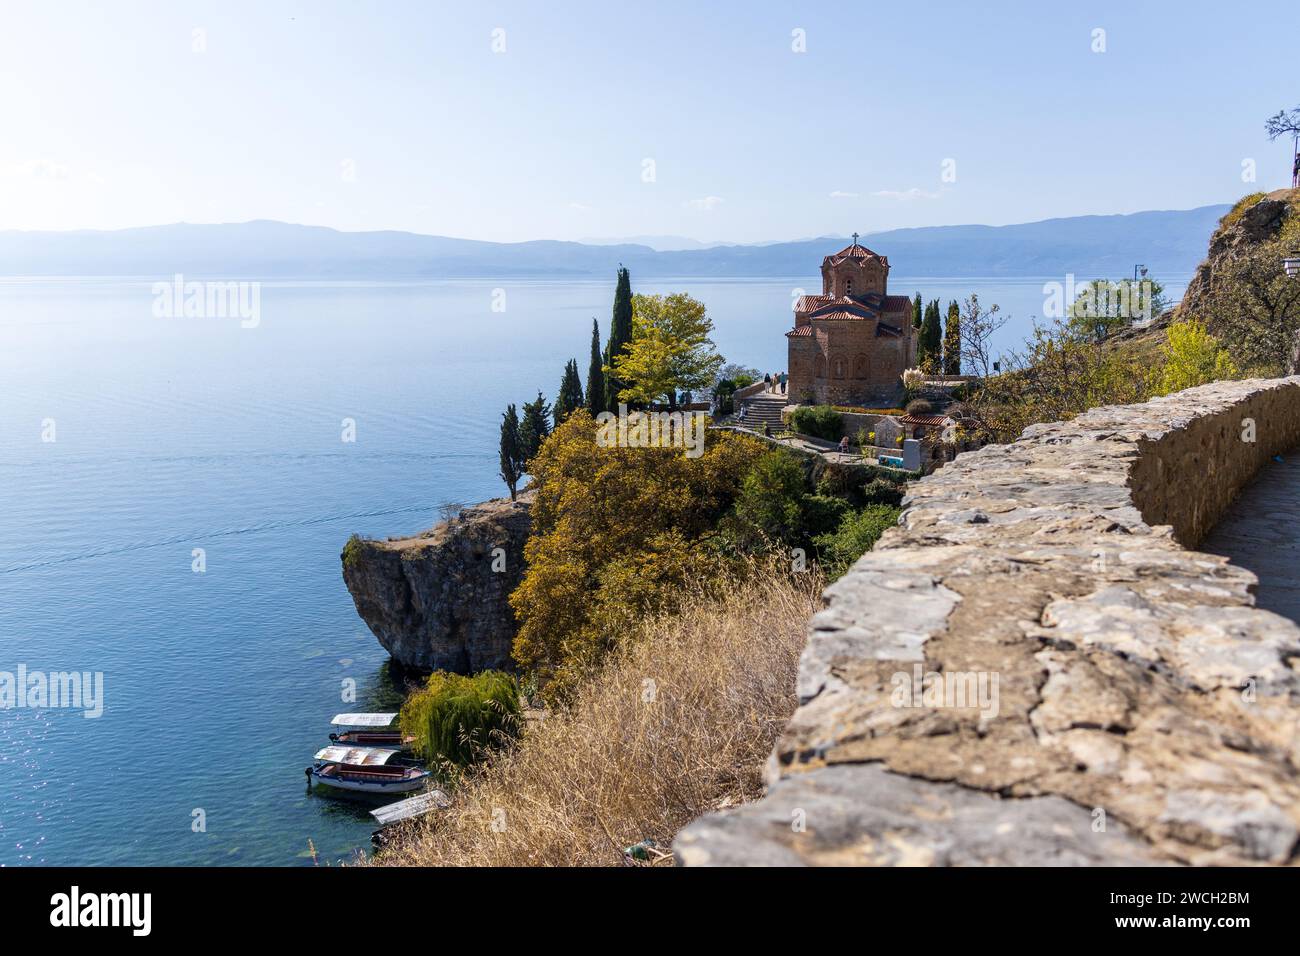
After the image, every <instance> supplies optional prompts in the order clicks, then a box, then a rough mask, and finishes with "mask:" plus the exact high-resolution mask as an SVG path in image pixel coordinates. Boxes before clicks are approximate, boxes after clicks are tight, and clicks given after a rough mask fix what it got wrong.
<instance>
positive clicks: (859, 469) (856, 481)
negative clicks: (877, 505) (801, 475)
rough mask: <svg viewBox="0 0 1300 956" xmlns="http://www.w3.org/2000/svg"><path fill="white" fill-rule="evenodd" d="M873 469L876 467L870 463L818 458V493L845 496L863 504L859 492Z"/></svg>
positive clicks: (814, 474) (815, 477) (816, 470)
mask: <svg viewBox="0 0 1300 956" xmlns="http://www.w3.org/2000/svg"><path fill="white" fill-rule="evenodd" d="M873 471H874V469H873V468H872V467H871V466H869V465H846V464H839V463H833V462H828V461H824V460H822V459H817V461H816V463H815V464H814V466H813V477H814V479H815V481H816V484H817V494H819V495H830V496H833V497H836V498H844V499H845V500H851V501H854V502H855V503H856V504H861V501H860V500H859V496H858V492H859V490H860V489H861V488H862V484H863V482H865V481H867V480H868V479H869V478H870V477H871V475H872V472H873Z"/></svg>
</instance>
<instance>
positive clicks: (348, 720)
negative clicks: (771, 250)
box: [330, 714, 397, 727]
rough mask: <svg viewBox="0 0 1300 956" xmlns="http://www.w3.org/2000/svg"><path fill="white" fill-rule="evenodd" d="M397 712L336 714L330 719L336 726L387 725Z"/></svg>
mask: <svg viewBox="0 0 1300 956" xmlns="http://www.w3.org/2000/svg"><path fill="white" fill-rule="evenodd" d="M396 716H397V714H335V715H334V719H333V720H331V721H330V723H331V724H334V725H335V726H336V727H387V726H388V725H389V724H391V723H392V722H393V719H394V718H395V717H396Z"/></svg>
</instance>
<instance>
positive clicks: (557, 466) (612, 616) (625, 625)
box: [510, 409, 765, 700]
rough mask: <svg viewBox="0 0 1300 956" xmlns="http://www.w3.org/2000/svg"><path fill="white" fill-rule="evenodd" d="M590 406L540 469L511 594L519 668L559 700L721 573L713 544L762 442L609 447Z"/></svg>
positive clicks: (542, 458) (547, 451)
mask: <svg viewBox="0 0 1300 956" xmlns="http://www.w3.org/2000/svg"><path fill="white" fill-rule="evenodd" d="M596 435H597V428H596V424H595V422H594V421H593V420H592V418H591V415H590V414H589V413H588V412H587V411H586V410H585V409H582V410H579V411H576V412H574V413H573V414H572V415H571V416H570V417H569V418H568V419H567V420H566V421H565V422H564V424H562V425H561V426H560V427H559V428H557V429H556V430H555V431H554V432H553V433H552V434H551V436H550V437H549V438H548V439H547V440H546V443H545V444H544V445H543V446H542V449H541V451H540V452H539V453H538V454H537V456H536V457H535V458H534V459H533V460H532V462H531V469H532V477H533V481H534V484H535V486H536V489H537V491H536V497H535V498H534V501H533V505H532V519H533V527H532V532H531V533H530V535H529V537H528V542H527V544H526V545H525V548H524V555H525V558H526V559H527V563H528V568H527V570H526V571H525V573H524V577H523V580H522V581H521V583H520V585H519V587H518V588H516V589H515V591H514V593H512V594H511V596H510V604H511V607H512V608H513V609H514V612H515V616H516V618H517V619H518V621H519V632H518V635H517V636H516V638H515V643H514V658H515V661H516V662H517V663H518V664H519V665H520V667H522V668H523V669H525V670H531V671H533V672H535V673H536V674H537V675H538V677H539V678H540V679H541V680H542V682H543V684H544V686H545V687H546V690H545V691H544V693H545V694H546V696H547V697H548V698H550V699H552V700H554V699H558V698H562V697H563V696H564V695H565V694H566V693H567V692H568V691H569V690H571V689H572V687H573V685H574V682H575V681H576V680H577V679H578V678H580V677H581V676H582V674H583V673H584V672H585V671H586V669H587V668H588V667H590V666H591V665H593V664H595V663H597V662H598V661H599V660H600V659H601V658H602V657H603V656H604V654H605V653H606V652H607V651H608V650H609V649H610V648H611V647H613V646H614V645H615V644H617V643H618V642H619V640H620V639H621V638H622V637H623V635H625V634H626V633H628V632H629V631H631V630H632V629H633V627H634V624H635V622H636V621H638V620H639V619H641V618H643V617H645V616H646V615H647V614H650V613H654V612H656V611H662V610H671V609H672V608H673V607H674V606H675V605H676V604H677V602H680V601H681V600H683V599H684V598H686V597H688V596H689V595H691V594H693V593H698V591H697V590H693V589H698V588H701V587H703V588H707V587H708V586H709V581H710V579H711V578H714V577H716V576H717V575H718V574H719V573H720V572H721V570H722V562H723V560H724V559H723V558H722V557H721V556H720V555H719V554H718V552H717V550H716V549H713V548H711V547H710V546H709V545H708V541H709V540H710V539H711V538H712V537H713V536H714V535H715V534H716V532H715V528H716V525H717V524H718V522H719V519H720V518H721V517H722V515H723V514H724V513H725V512H726V511H727V509H728V508H730V507H731V505H732V503H733V502H734V501H735V498H736V496H737V494H738V492H739V490H740V486H741V482H742V481H743V479H744V476H745V474H746V473H747V472H748V471H749V470H750V468H751V467H752V465H753V463H754V462H755V461H756V460H757V459H758V458H759V457H760V456H761V455H762V454H763V453H764V451H765V446H764V445H763V444H762V443H760V442H758V441H756V440H755V439H752V438H748V437H745V436H741V435H735V434H732V433H729V432H710V433H708V439H707V441H706V442H705V448H704V452H703V454H701V455H700V456H699V457H696V458H688V457H687V456H686V455H685V454H684V453H683V451H682V450H681V449H679V448H616V447H602V446H601V445H599V444H598V443H597V440H596Z"/></svg>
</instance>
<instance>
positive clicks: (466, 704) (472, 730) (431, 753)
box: [398, 671, 520, 770]
mask: <svg viewBox="0 0 1300 956" xmlns="http://www.w3.org/2000/svg"><path fill="white" fill-rule="evenodd" d="M519 718H520V709H519V688H518V685H517V684H516V683H515V679H514V678H513V677H511V676H510V675H509V674H503V673H502V672H500V671H483V672H481V673H479V674H475V675H474V676H473V677H465V676H462V675H460V674H449V673H446V672H445V671H435V672H434V673H432V674H430V675H429V679H428V681H427V682H426V683H425V685H424V687H423V688H422V689H421V690H418V691H416V692H415V693H414V694H412V695H411V696H410V697H409V698H408V699H407V701H406V703H405V704H403V705H402V711H401V714H400V716H399V718H398V719H399V723H400V726H401V728H402V732H403V733H406V734H411V735H412V736H414V737H415V740H416V743H415V750H416V752H417V753H419V754H420V755H421V756H423V757H424V759H425V760H426V761H427V762H428V764H429V766H430V767H438V766H441V767H442V768H444V770H445V769H446V768H449V767H453V766H454V767H464V766H467V765H468V764H471V763H473V762H475V761H476V760H479V759H480V758H481V757H483V756H484V755H485V754H486V753H487V752H488V751H489V750H490V749H491V748H493V747H497V746H500V745H501V744H503V743H506V742H507V741H509V740H511V739H513V738H514V736H515V735H516V734H517V733H518V730H519Z"/></svg>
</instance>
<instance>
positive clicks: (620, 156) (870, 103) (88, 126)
mask: <svg viewBox="0 0 1300 956" xmlns="http://www.w3.org/2000/svg"><path fill="white" fill-rule="evenodd" d="M1297 27H1300V8H1297V7H1296V5H1295V3H1294V0H1287V2H1270V0H1262V2H1254V3H1251V4H1248V5H1242V4H1225V3H1222V2H1217V3H1209V2H1186V0H1182V2H1147V3H1140V2H1137V0H1129V2H1115V3H1111V2H1105V3H1099V2H1088V0H1083V2H1072V3H1069V4H1060V3H1043V2H1024V3H993V2H991V3H970V2H961V3H956V2H945V3H910V2H909V3H876V2H860V0H855V2H839V3H801V4H795V3H775V2H761V0H750V2H743V3H741V2H736V3H717V4H714V3H710V4H707V5H706V4H703V3H701V2H698V0H697V2H669V3H651V2H645V3H616V2H612V0H604V2H591V3H576V2H575V3H568V2H562V0H556V2H549V3H540V2H531V3H522V2H519V3H478V2H474V3H470V2H464V3H394V2H384V3H382V4H381V3H377V2H372V3H358V2H347V3H318V2H316V3H307V2H282V3H277V2H261V3H253V2H221V3H185V2H130V3H128V2H115V3H89V2H76V3H73V2H62V0H39V2H25V3H16V2H5V3H4V5H3V7H0V89H3V95H2V96H0V129H3V136H0V229H13V228H18V229H71V228H119V227H124V226H136V225H151V224H157V223H164V222H176V221H182V220H184V221H190V222H230V221H242V220H246V219H257V218H267V219H281V220H285V221H290V222H303V223H313V224H321V225H329V226H335V227H338V228H341V229H348V230H358V229H405V230H412V231H416V232H425V233H435V234H442V235H451V236H463V237H469V238H480V239H493V240H506V241H511V240H521V239H533V238H561V239H574V238H580V237H584V236H620V235H633V234H677V235H686V236H693V237H696V238H700V239H707V240H731V241H761V240H772V239H789V238H799V237H805V236H815V235H821V234H826V233H832V232H833V233H847V232H850V231H852V230H855V229H856V230H858V231H860V232H868V231H874V230H879V229H888V228H894V227H898V226H913V225H938V224H952V223H964V222H984V223H994V224H999V223H1009V222H1023V221H1027V220H1033V219H1043V218H1048V217H1052V216H1069V215H1079V214H1085V213H1115V212H1133V211H1137V210H1142V209H1172V208H1189V207H1192V206H1198V205H1204V204H1207V203H1214V202H1226V201H1231V200H1233V199H1235V198H1237V197H1238V196H1240V195H1242V194H1243V193H1245V192H1249V191H1252V190H1254V189H1273V188H1277V187H1279V186H1282V185H1286V184H1288V182H1289V177H1290V165H1289V163H1290V156H1289V148H1290V144H1289V143H1280V142H1279V143H1272V144H1270V143H1269V142H1268V140H1267V138H1266V137H1265V136H1264V133H1263V122H1264V119H1265V118H1266V117H1267V116H1269V115H1271V114H1272V113H1274V112H1276V111H1277V110H1278V109H1281V108H1283V107H1292V106H1296V105H1300V82H1297V72H1296V63H1295V58H1294V50H1293V45H1294V44H1293V42H1292V41H1293V40H1294V38H1295V36H1296V35H1297ZM497 28H500V29H503V30H504V31H505V32H504V39H505V52H503V53H494V52H493V49H492V43H493V35H492V34H493V30H494V29H497ZM1099 28H1100V29H1103V30H1105V31H1106V33H1105V45H1106V50H1105V52H1104V53H1096V52H1093V50H1092V48H1093V46H1094V43H1095V41H1094V38H1093V31H1094V30H1096V29H1099ZM195 29H202V30H204V31H206V34H205V36H206V51H205V52H195V50H194V49H193V47H194V46H195V43H196V41H195V37H194V33H193V31H194V30H195ZM796 29H801V30H803V31H805V35H806V47H807V51H806V52H804V53H796V52H793V51H792V43H793V40H792V31H794V30H796ZM1283 38H1286V39H1285V42H1284V40H1283ZM948 158H951V159H953V160H955V161H956V165H955V171H956V181H955V182H948V183H945V182H943V181H942V179H941V172H942V168H943V167H942V163H943V161H944V160H945V159H948ZM645 159H653V160H654V163H655V174H656V176H655V179H656V181H655V182H653V183H648V182H644V181H643V175H642V170H643V161H644V160H645ZM1247 159H1253V160H1255V161H1256V163H1257V177H1258V183H1257V184H1251V183H1247V182H1243V180H1242V162H1243V160H1247ZM348 161H351V163H352V166H351V167H347V166H346V165H345V164H346V163H347V162H348ZM349 168H350V169H351V170H352V171H353V172H354V175H353V176H352V178H351V179H349V178H348V176H347V170H348V169H349Z"/></svg>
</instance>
